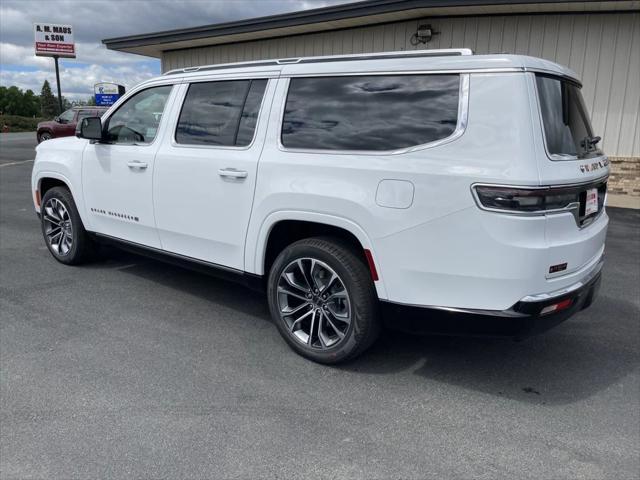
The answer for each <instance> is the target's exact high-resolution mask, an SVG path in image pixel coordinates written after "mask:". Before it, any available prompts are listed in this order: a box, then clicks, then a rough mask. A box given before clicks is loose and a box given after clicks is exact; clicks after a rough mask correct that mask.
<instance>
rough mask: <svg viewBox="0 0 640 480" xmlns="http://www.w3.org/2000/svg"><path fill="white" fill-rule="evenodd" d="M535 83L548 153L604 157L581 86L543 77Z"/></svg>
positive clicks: (581, 156) (578, 156)
mask: <svg viewBox="0 0 640 480" xmlns="http://www.w3.org/2000/svg"><path fill="white" fill-rule="evenodd" d="M536 84H537V87H538V97H539V100H540V111H541V113H542V124H543V127H544V134H545V138H546V141H547V150H548V152H549V153H550V154H551V155H557V156H560V157H563V156H568V157H577V158H585V157H588V156H597V155H601V154H602V152H600V151H599V150H598V148H597V147H596V144H597V143H598V142H597V140H599V138H594V135H593V129H592V128H591V122H590V121H589V114H588V113H587V108H586V106H585V104H584V100H583V99H582V93H580V87H578V85H576V84H575V83H572V82H569V81H567V80H562V79H559V78H556V77H548V76H544V75H536Z"/></svg>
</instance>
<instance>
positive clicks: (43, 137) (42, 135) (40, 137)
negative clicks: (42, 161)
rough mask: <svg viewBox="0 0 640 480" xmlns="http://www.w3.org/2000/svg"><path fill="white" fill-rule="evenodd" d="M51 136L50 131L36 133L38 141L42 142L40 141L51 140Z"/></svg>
mask: <svg viewBox="0 0 640 480" xmlns="http://www.w3.org/2000/svg"><path fill="white" fill-rule="evenodd" d="M52 138H53V136H52V135H51V133H50V132H47V131H44V132H42V133H39V134H38V143H42V142H45V141H47V140H51V139H52Z"/></svg>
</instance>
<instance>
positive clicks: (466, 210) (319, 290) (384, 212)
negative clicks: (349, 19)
mask: <svg viewBox="0 0 640 480" xmlns="http://www.w3.org/2000/svg"><path fill="white" fill-rule="evenodd" d="M580 88H581V85H580V80H579V79H578V78H577V77H576V75H575V74H574V73H573V72H572V71H570V70H568V69H567V68H564V67H562V66H560V65H557V64H554V63H551V62H548V61H545V60H541V59H538V58H531V57H524V56H515V55H472V54H471V52H470V51H469V50H465V49H462V50H439V51H413V52H395V53H384V54H369V55H353V56H336V57H315V58H289V59H284V60H274V61H260V62H251V63H244V64H231V65H213V66H204V67H196V68H185V69H181V70H174V71H170V72H168V73H166V74H165V75H163V76H161V77H159V78H155V79H153V80H149V81H147V82H144V83H142V84H141V85H139V86H138V87H136V88H134V89H132V90H131V91H130V92H128V93H127V95H125V96H124V97H123V98H121V99H120V100H119V101H118V102H117V103H116V104H115V105H114V106H113V107H111V108H110V109H109V111H107V112H106V113H105V114H104V116H103V117H102V118H101V119H98V118H86V119H83V121H82V124H81V125H80V129H79V133H78V135H77V137H72V138H64V139H57V140H52V141H48V142H45V143H43V144H41V145H40V146H39V147H38V149H37V158H36V162H35V165H34V168H33V181H32V188H33V194H34V202H35V208H36V211H37V212H38V213H39V214H40V218H41V222H42V232H43V234H44V239H45V241H46V244H47V246H48V248H49V250H50V251H51V253H52V255H53V256H54V258H56V259H57V260H58V261H60V262H63V263H66V264H78V263H81V262H83V261H85V260H87V259H88V258H90V254H91V253H92V251H93V249H94V246H95V245H96V243H98V242H106V241H108V242H112V243H116V244H119V245H121V246H124V247H125V248H130V249H137V250H139V251H142V252H145V253H147V254H150V255H154V256H162V257H164V258H167V259H169V260H171V261H180V262H183V263H185V264H190V265H192V266H195V267H197V268H207V269H211V270H212V271H215V272H218V273H220V274H223V275H227V276H230V277H236V278H241V279H242V280H243V281H246V282H250V283H252V284H260V285H264V286H265V287H266V291H267V295H268V300H269V305H270V310H271V314H272V316H273V320H274V322H275V324H276V325H277V327H278V329H279V330H280V332H281V334H282V336H283V337H284V339H285V340H286V341H287V342H288V343H289V345H290V346H291V347H292V348H293V349H295V350H296V351H297V352H299V353H300V354H302V355H304V356H306V357H308V358H311V359H313V360H316V361H319V362H325V363H335V362H339V361H342V360H345V359H348V358H352V357H354V356H356V355H358V354H359V353H361V352H362V351H364V350H365V349H366V348H367V347H368V346H370V345H371V344H372V342H373V341H374V340H375V338H376V336H377V334H378V332H379V329H380V324H381V319H382V318H385V319H386V321H388V322H390V323H394V322H395V321H400V320H402V319H404V318H405V317H406V316H410V315H412V316H414V317H416V318H418V319H420V321H422V322H424V323H425V324H426V323H429V321H430V320H433V319H443V318H444V319H445V320H446V321H447V322H448V321H451V322H453V321H454V318H464V319H466V320H467V321H468V323H470V324H472V325H473V326H474V328H476V329H481V327H482V326H483V325H490V324H491V325H495V324H496V322H497V323H499V324H500V325H501V326H502V327H506V329H507V331H509V332H511V333H512V334H513V335H521V334H523V333H527V332H531V331H533V330H535V329H538V330H542V329H544V328H548V327H549V326H551V325H553V324H555V323H558V322H559V321H561V320H563V319H565V318H567V317H568V316H570V315H572V314H573V313H575V312H577V311H579V310H580V309H582V308H584V307H586V306H588V305H589V304H590V303H591V301H592V299H593V297H594V294H595V291H596V288H597V286H598V282H599V280H600V270H601V267H602V258H603V251H604V243H605V234H606V231H607V223H608V219H607V215H606V213H605V211H604V201H605V194H606V185H607V176H608V173H609V167H608V162H607V158H606V157H605V156H604V154H603V153H602V152H601V151H600V150H599V148H598V142H599V140H600V139H599V137H597V136H595V134H594V132H593V131H592V128H591V124H590V121H589V118H588V115H587V112H586V109H585V105H584V102H583V100H582V96H581V93H580Z"/></svg>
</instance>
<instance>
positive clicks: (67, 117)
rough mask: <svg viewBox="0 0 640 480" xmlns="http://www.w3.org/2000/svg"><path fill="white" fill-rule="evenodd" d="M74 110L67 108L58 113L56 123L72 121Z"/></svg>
mask: <svg viewBox="0 0 640 480" xmlns="http://www.w3.org/2000/svg"><path fill="white" fill-rule="evenodd" d="M75 115H76V112H75V111H74V110H67V111H65V112H63V113H61V114H60V116H59V117H58V123H70V122H73V117H75Z"/></svg>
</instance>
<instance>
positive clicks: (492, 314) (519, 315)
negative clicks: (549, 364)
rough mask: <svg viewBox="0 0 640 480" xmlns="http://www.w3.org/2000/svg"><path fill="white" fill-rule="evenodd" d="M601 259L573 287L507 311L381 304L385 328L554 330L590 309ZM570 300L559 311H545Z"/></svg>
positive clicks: (523, 333) (514, 333) (519, 334)
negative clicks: (567, 304)
mask: <svg viewBox="0 0 640 480" xmlns="http://www.w3.org/2000/svg"><path fill="white" fill-rule="evenodd" d="M602 263H603V262H602V260H600V262H599V263H598V265H597V266H596V268H594V269H593V270H592V271H591V273H590V274H589V275H588V276H587V277H585V278H583V279H582V280H581V281H580V282H577V283H576V284H574V285H572V286H570V287H568V288H565V289H562V290H558V291H555V292H550V293H546V294H539V295H529V296H527V297H525V298H523V299H522V300H520V301H519V302H517V303H516V304H515V305H514V306H513V307H511V308H510V309H508V310H503V311H496V310H470V309H455V308H443V307H422V306H413V305H401V304H397V303H392V302H381V303H382V312H383V319H384V322H385V325H386V326H388V327H390V328H393V329H398V330H402V331H407V332H412V333H429V334H438V335H482V336H485V335H488V336H507V337H515V338H526V337H529V336H531V335H536V334H539V333H542V332H545V331H547V330H549V329H550V328H553V327H555V326H556V325H558V324H560V323H562V322H564V321H565V320H567V319H568V318H570V317H571V316H572V315H574V314H575V313H577V312H579V311H580V310H584V309H585V308H587V307H589V306H590V305H591V304H592V303H593V300H594V299H595V297H596V295H597V293H598V290H599V288H600V282H601V277H602V272H601V269H602ZM566 301H570V305H569V306H568V307H567V308H565V309H563V310H560V311H556V312H550V313H543V312H544V311H545V308H547V309H548V307H550V306H552V305H555V304H558V303H561V302H566Z"/></svg>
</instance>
